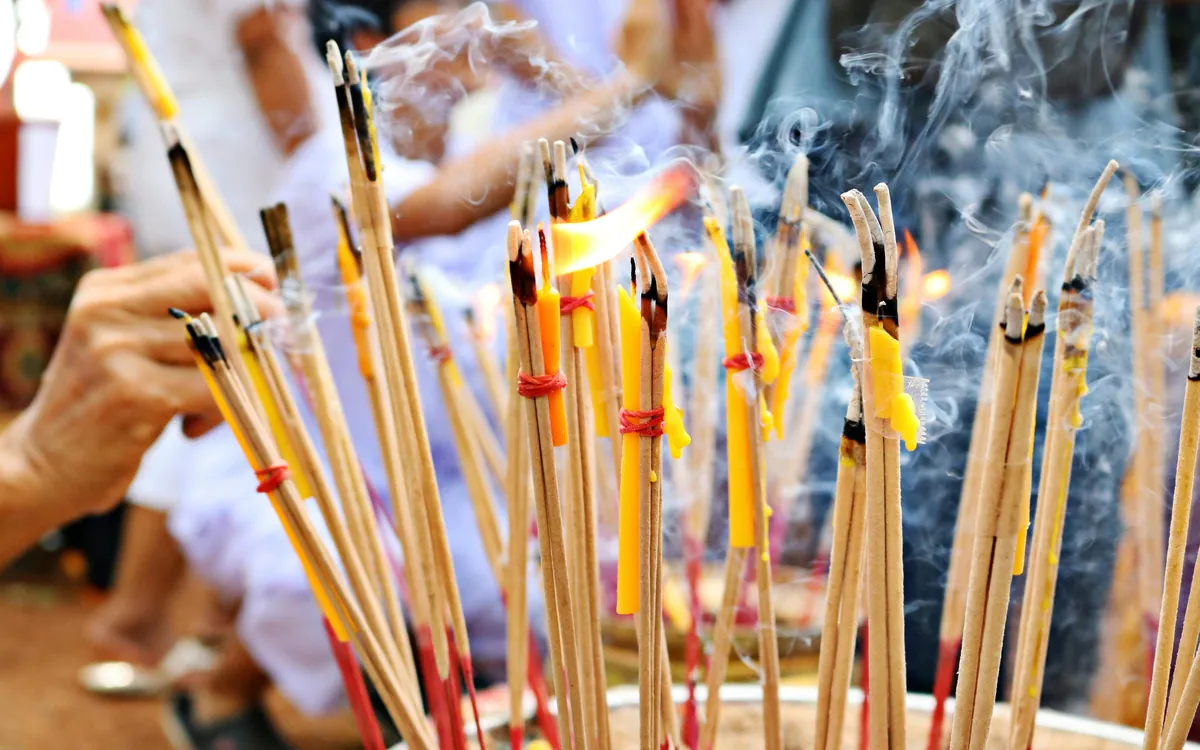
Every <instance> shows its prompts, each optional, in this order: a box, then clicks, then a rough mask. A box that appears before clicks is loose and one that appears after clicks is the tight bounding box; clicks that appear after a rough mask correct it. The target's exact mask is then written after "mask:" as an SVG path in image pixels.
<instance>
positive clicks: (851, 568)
mask: <svg viewBox="0 0 1200 750" xmlns="http://www.w3.org/2000/svg"><path fill="white" fill-rule="evenodd" d="M845 336H846V344H847V346H848V347H849V350H850V372H851V374H852V375H853V377H854V391H853V393H852V394H851V396H850V403H849V404H848V405H847V406H846V421H845V424H844V425H843V427H842V440H841V444H840V446H839V450H838V473H837V486H836V490H835V492H834V500H833V502H834V506H833V513H832V515H833V522H832V528H833V534H834V539H833V542H832V547H831V554H830V561H829V585H828V588H827V589H826V598H825V619H824V621H823V622H822V626H821V651H820V656H819V657H818V666H817V727H816V735H815V737H814V740H813V747H814V749H815V750H837V749H838V748H840V747H841V743H842V725H843V723H844V721H845V716H846V692H847V690H848V689H849V687H850V673H851V671H852V669H853V666H854V641H855V635H856V634H857V631H858V609H859V599H860V595H861V586H862V567H863V565H862V563H863V549H864V546H863V545H864V541H865V539H866V534H865V530H866V478H867V475H866V469H867V467H866V451H867V448H866V437H867V436H866V427H865V426H864V423H863V410H862V409H863V405H862V376H861V374H860V372H859V369H860V365H859V364H858V363H860V362H861V361H862V353H863V352H862V348H863V347H862V335H861V333H860V332H859V331H857V330H855V329H854V328H853V327H852V326H846V328H845Z"/></svg>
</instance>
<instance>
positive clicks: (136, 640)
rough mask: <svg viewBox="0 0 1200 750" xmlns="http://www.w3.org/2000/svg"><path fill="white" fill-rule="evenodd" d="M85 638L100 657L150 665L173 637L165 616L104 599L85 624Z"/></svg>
mask: <svg viewBox="0 0 1200 750" xmlns="http://www.w3.org/2000/svg"><path fill="white" fill-rule="evenodd" d="M84 638H85V639H86V640H87V642H88V644H90V645H91V647H92V648H93V649H95V650H96V652H97V653H98V654H99V655H100V657H101V658H103V659H109V660H114V661H127V662H130V663H132V664H134V665H137V666H140V667H153V666H156V665H157V664H158V662H159V661H160V660H161V659H162V658H163V657H164V656H166V654H167V651H168V650H169V649H170V648H171V643H172V641H173V638H172V636H171V628H170V626H169V625H168V623H167V619H166V618H165V617H163V616H161V615H159V614H157V613H142V612H135V611H133V610H131V609H129V608H126V607H122V606H119V605H116V604H114V603H112V601H111V600H110V601H108V602H105V603H104V605H102V606H101V607H100V609H99V610H97V611H96V613H95V614H93V615H92V617H91V618H90V619H89V620H88V622H87V625H85V626H84Z"/></svg>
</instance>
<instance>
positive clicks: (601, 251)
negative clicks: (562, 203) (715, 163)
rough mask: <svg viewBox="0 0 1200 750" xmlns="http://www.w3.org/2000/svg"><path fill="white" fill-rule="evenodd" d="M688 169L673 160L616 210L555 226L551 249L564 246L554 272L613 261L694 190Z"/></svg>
mask: <svg viewBox="0 0 1200 750" xmlns="http://www.w3.org/2000/svg"><path fill="white" fill-rule="evenodd" d="M695 188H696V179H695V172H694V171H693V170H692V167H691V166H690V165H689V164H688V163H687V162H685V161H682V160H680V161H677V162H675V163H673V164H671V165H670V166H668V167H667V168H666V169H664V170H663V171H661V172H659V173H658V174H657V175H655V176H654V179H652V180H651V181H650V182H649V183H648V184H646V185H645V186H644V187H643V188H642V189H640V190H638V191H637V192H636V193H634V195H633V197H631V198H630V199H629V200H628V201H626V202H625V203H624V204H623V205H621V206H620V207H618V208H616V209H614V210H613V211H610V212H609V213H607V214H605V215H604V216H601V217H600V218H598V219H593V220H592V221H581V222H578V223H574V224H555V225H554V236H555V238H556V239H559V238H561V239H562V240H565V242H561V243H560V242H556V243H555V249H556V251H557V250H558V248H562V247H567V248H569V249H568V252H567V253H564V255H565V256H569V257H561V258H556V261H557V262H556V265H557V273H559V274H567V273H572V272H574V271H579V270H582V269H584V268H589V267H591V266H595V265H599V264H601V263H603V262H605V261H607V260H610V259H612V258H615V257H616V256H617V254H618V253H620V252H621V251H622V250H624V249H625V248H626V247H627V246H628V245H629V244H630V243H631V242H633V239H634V238H635V237H637V236H638V235H639V234H641V233H642V232H644V231H646V230H647V229H649V228H650V227H651V226H652V225H654V224H655V223H657V222H658V221H659V220H660V219H662V217H664V216H666V215H667V214H669V213H670V212H671V211H673V210H675V208H676V207H677V206H678V205H679V204H680V203H683V201H684V200H685V199H686V198H687V197H688V195H689V194H690V193H691V192H692V191H693V190H695Z"/></svg>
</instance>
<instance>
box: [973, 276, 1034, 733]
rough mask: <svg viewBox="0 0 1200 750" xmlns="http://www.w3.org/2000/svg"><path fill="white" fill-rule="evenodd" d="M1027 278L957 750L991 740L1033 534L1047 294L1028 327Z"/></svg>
mask: <svg viewBox="0 0 1200 750" xmlns="http://www.w3.org/2000/svg"><path fill="white" fill-rule="evenodd" d="M1019 278H1020V277H1018V280H1015V281H1014V282H1013V287H1012V290H1011V292H1010V293H1009V295H1008V299H1009V304H1008V311H1007V315H1006V318H1005V329H1004V331H1005V339H1004V341H1005V344H1004V348H1003V349H1002V350H1001V354H1000V357H999V361H998V363H997V372H996V375H995V384H996V391H995V399H994V401H993V406H992V414H991V419H990V424H989V428H988V453H987V461H986V463H985V465H984V478H983V483H982V487H983V495H982V496H981V498H980V504H979V513H978V517H977V519H976V524H975V533H976V538H975V545H974V549H973V552H972V560H971V578H970V581H969V583H968V588H967V612H966V618H965V625H964V630H963V643H962V656H961V658H960V661H959V677H958V680H959V681H958V690H957V693H956V704H955V712H954V725H953V729H952V732H951V735H950V747H951V748H953V749H954V750H960V748H961V749H962V750H965V749H966V748H971V750H979V748H982V747H984V746H985V744H986V742H987V737H988V732H989V730H990V727H991V718H992V708H993V706H994V705H995V695H996V692H995V685H996V680H997V678H998V676H999V672H1000V652H1001V649H1002V648H1003V643H1004V626H1005V619H1006V617H1007V614H1008V600H1009V589H1010V586H1011V583H1012V578H1013V568H1014V564H1015V560H1016V550H1017V537H1018V535H1021V534H1024V533H1025V529H1024V528H1023V526H1022V524H1021V518H1020V516H1021V511H1020V508H1021V506H1022V504H1023V502H1024V498H1023V497H1022V495H1025V496H1027V495H1028V488H1027V486H1026V484H1025V482H1024V475H1025V470H1026V468H1025V467H1026V465H1027V464H1028V462H1029V460H1030V456H1031V452H1032V440H1033V424H1034V419H1035V412H1036V406H1037V384H1038V379H1039V373H1040V369H1041V354H1042V346H1043V344H1044V341H1045V337H1044V336H1043V333H1044V331H1045V308H1046V296H1045V294H1044V293H1042V292H1041V291H1040V290H1039V292H1038V293H1036V294H1035V295H1034V297H1033V306H1032V308H1031V310H1030V312H1029V317H1028V323H1027V324H1026V323H1025V321H1024V320H1023V318H1024V312H1023V310H1022V297H1021V287H1022V285H1021V284H1020V282H1019ZM1022 329H1023V330H1022Z"/></svg>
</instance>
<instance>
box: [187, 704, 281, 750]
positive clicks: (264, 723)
mask: <svg viewBox="0 0 1200 750" xmlns="http://www.w3.org/2000/svg"><path fill="white" fill-rule="evenodd" d="M163 730H164V731H165V732H166V734H167V739H168V740H169V741H170V742H171V746H172V747H173V748H175V750H292V746H291V745H289V744H288V743H287V742H286V741H285V740H284V739H283V737H281V736H279V733H278V732H276V731H275V727H274V726H272V725H271V720H270V719H268V718H267V715H266V713H264V712H263V710H262V707H261V706H255V707H254V708H252V709H250V710H249V711H246V712H245V713H241V714H238V715H237V716H231V717H230V718H228V719H222V720H221V721H217V722H213V723H212V724H206V725H204V726H200V725H198V724H196V722H195V719H194V718H193V717H192V699H191V698H190V697H189V696H188V695H187V693H176V694H174V695H172V696H171V697H170V699H169V700H168V701H167V705H166V710H165V712H164V715H163Z"/></svg>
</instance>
